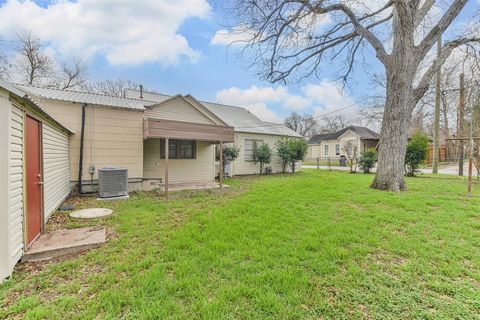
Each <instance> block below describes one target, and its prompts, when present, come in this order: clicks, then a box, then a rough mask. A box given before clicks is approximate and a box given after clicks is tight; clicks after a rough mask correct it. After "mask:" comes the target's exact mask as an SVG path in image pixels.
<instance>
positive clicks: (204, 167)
mask: <svg viewBox="0 0 480 320" xmlns="http://www.w3.org/2000/svg"><path fill="white" fill-rule="evenodd" d="M144 150H145V154H144V164H143V167H144V177H145V178H146V179H148V178H150V179H160V178H162V179H163V178H164V174H165V160H164V159H160V139H147V140H145V146H144ZM168 169H169V173H168V178H169V183H193V182H195V183H196V182H211V181H214V180H215V146H214V145H212V144H209V143H207V142H200V141H198V142H197V158H196V159H188V160H186V159H185V160H181V159H169V161H168Z"/></svg>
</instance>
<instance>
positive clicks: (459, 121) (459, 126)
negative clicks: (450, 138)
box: [457, 72, 465, 176]
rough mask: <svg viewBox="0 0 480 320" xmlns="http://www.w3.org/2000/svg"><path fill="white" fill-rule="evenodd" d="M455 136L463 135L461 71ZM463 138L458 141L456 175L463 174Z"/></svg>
mask: <svg viewBox="0 0 480 320" xmlns="http://www.w3.org/2000/svg"><path fill="white" fill-rule="evenodd" d="M457 117H458V119H457V137H464V134H465V132H464V131H465V130H464V118H465V75H464V74H463V72H462V73H461V74H460V101H459V103H458V115H457ZM464 144H465V142H464V140H459V141H458V152H457V154H458V175H459V176H463V156H464V155H463V153H464Z"/></svg>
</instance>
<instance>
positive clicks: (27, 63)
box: [15, 30, 54, 84]
mask: <svg viewBox="0 0 480 320" xmlns="http://www.w3.org/2000/svg"><path fill="white" fill-rule="evenodd" d="M15 50H16V52H17V53H18V56H19V60H18V61H17V65H16V66H17V68H16V69H17V70H18V71H17V72H18V73H19V76H20V77H21V79H22V80H23V81H25V82H26V83H27V84H36V83H38V82H39V81H41V80H45V79H49V78H50V77H51V76H52V74H53V70H54V63H53V60H52V59H51V58H50V57H49V56H47V55H46V54H44V53H43V52H42V43H41V41H40V38H38V37H37V36H35V35H34V34H33V32H32V31H29V30H25V31H23V32H21V33H18V34H17V40H16V43H15Z"/></svg>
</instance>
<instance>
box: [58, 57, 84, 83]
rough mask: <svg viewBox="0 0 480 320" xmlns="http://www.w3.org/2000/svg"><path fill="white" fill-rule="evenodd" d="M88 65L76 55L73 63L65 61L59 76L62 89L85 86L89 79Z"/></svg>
mask: <svg viewBox="0 0 480 320" xmlns="http://www.w3.org/2000/svg"><path fill="white" fill-rule="evenodd" d="M87 71H88V66H87V64H86V63H85V62H84V61H83V60H82V59H81V58H78V57H74V58H73V60H72V62H71V63H66V62H64V63H63V64H62V66H61V69H60V71H59V76H58V80H57V81H58V84H57V85H56V86H57V87H59V88H60V89H72V88H83V87H85V85H86V84H87V81H88V74H87Z"/></svg>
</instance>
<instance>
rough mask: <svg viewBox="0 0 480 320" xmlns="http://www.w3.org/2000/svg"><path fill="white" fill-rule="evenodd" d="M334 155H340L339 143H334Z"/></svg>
mask: <svg viewBox="0 0 480 320" xmlns="http://www.w3.org/2000/svg"><path fill="white" fill-rule="evenodd" d="M335 155H336V156H339V155H340V145H339V144H336V145H335Z"/></svg>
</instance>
